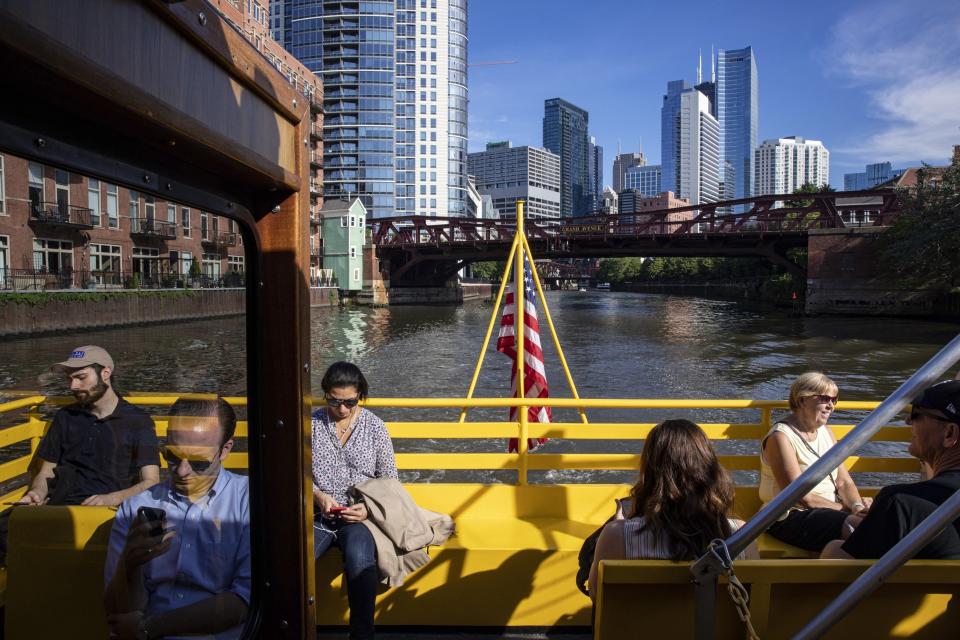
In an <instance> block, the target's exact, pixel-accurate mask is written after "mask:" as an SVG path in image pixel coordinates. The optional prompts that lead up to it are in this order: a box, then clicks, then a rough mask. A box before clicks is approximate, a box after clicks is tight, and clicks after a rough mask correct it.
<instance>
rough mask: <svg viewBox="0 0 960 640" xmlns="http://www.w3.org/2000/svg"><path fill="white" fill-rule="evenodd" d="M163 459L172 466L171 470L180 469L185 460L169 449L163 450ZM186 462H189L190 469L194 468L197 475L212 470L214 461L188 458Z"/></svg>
mask: <svg viewBox="0 0 960 640" xmlns="http://www.w3.org/2000/svg"><path fill="white" fill-rule="evenodd" d="M163 459H164V460H166V461H167V464H168V465H170V468H171V469H176V468H177V467H179V466H180V462H181V461H182V460H184V458H181V457H180V456H178V455H177V454H175V453H174V452H172V451H170V449H167V448H164V449H163ZM186 460H187V464H189V465H190V468H192V469H193V470H194V471H195V472H197V473H203V472H205V471H206V470H207V469H209V468H210V465H212V464H213V461H212V460H206V459H203V458H200V459H198V460H191V459H189V458H187V459H186Z"/></svg>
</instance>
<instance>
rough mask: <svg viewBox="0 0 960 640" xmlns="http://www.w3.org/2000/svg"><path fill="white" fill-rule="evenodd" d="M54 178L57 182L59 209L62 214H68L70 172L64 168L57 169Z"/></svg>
mask: <svg viewBox="0 0 960 640" xmlns="http://www.w3.org/2000/svg"><path fill="white" fill-rule="evenodd" d="M54 180H55V181H56V183H57V209H59V211H60V215H64V216H66V215H68V213H69V211H70V173H69V172H67V171H64V170H63V169H56V170H55V171H54Z"/></svg>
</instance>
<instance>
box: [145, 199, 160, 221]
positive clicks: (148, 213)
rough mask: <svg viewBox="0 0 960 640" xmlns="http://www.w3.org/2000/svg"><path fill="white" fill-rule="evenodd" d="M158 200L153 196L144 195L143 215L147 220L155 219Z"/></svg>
mask: <svg viewBox="0 0 960 640" xmlns="http://www.w3.org/2000/svg"><path fill="white" fill-rule="evenodd" d="M156 209H157V201H156V200H155V199H154V197H153V196H148V195H144V196H143V216H144V217H145V218H146V219H147V220H153V219H154V218H155V217H156Z"/></svg>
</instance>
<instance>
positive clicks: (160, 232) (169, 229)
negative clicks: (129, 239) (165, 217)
mask: <svg viewBox="0 0 960 640" xmlns="http://www.w3.org/2000/svg"><path fill="white" fill-rule="evenodd" d="M130 235H131V236H138V237H140V238H159V239H161V240H176V239H177V224H176V223H175V222H161V221H160V220H156V219H153V218H131V219H130Z"/></svg>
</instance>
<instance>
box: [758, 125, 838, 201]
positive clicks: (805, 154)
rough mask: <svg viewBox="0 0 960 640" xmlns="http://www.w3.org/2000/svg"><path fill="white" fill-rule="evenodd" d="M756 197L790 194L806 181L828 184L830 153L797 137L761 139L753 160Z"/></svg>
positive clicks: (815, 142)
mask: <svg viewBox="0 0 960 640" xmlns="http://www.w3.org/2000/svg"><path fill="white" fill-rule="evenodd" d="M754 165H755V176H756V184H755V188H754V192H755V193H756V195H758V196H762V195H767V194H784V193H793V192H794V191H796V190H797V189H799V188H800V187H802V186H803V185H805V184H812V185H815V186H818V187H819V186H824V185H828V184H830V152H829V151H827V148H826V147H824V146H823V143H822V142H820V141H819V140H806V139H804V138H801V137H800V136H790V137H787V138H775V139H772V140H764V141H763V144H761V145H760V146H759V147H757V152H756V157H755V160H754Z"/></svg>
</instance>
